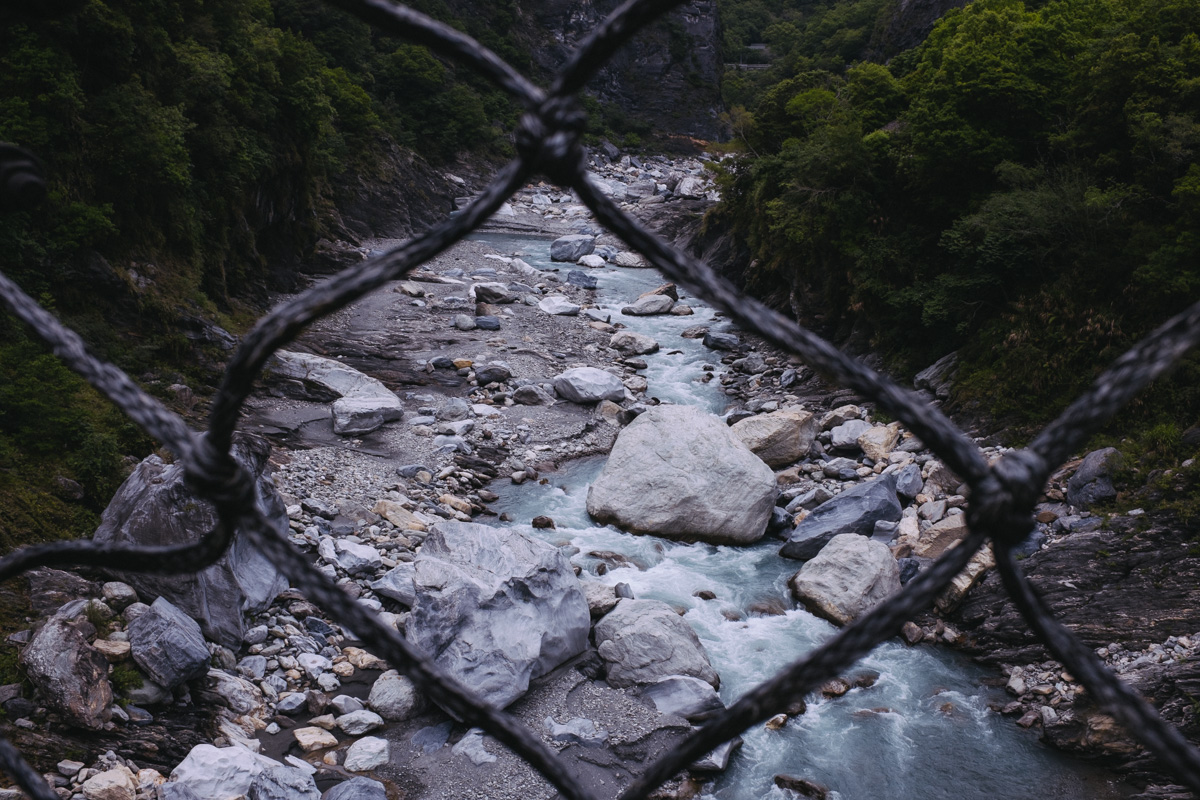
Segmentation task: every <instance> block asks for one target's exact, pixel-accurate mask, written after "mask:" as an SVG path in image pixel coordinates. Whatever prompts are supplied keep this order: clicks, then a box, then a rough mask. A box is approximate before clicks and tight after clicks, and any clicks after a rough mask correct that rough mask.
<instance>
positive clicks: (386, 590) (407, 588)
mask: <svg viewBox="0 0 1200 800" xmlns="http://www.w3.org/2000/svg"><path fill="white" fill-rule="evenodd" d="M415 571H416V567H414V566H413V565H412V563H411V562H407V563H400V564H397V565H396V566H394V567H392V568H391V569H390V570H388V571H387V572H385V573H384V574H383V577H382V578H380V579H379V580H377V581H373V582H372V583H371V584H370V586H371V591H373V592H375V593H376V594H381V595H383V596H384V597H387V598H390V599H392V600H395V601H396V602H397V603H401V604H403V605H406V606H408V607H409V608H412V607H413V606H414V605H416V603H417V590H416V589H414V588H413V574H414V572H415Z"/></svg>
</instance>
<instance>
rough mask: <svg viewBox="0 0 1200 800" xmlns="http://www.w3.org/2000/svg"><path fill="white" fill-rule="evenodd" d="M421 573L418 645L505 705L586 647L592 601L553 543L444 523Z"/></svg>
mask: <svg viewBox="0 0 1200 800" xmlns="http://www.w3.org/2000/svg"><path fill="white" fill-rule="evenodd" d="M415 564H416V577H415V585H416V593H417V604H416V606H415V607H414V608H413V610H412V615H411V616H410V617H409V620H408V625H407V636H408V638H409V640H411V641H412V642H413V643H414V644H416V645H417V646H419V647H421V648H422V649H424V650H425V652H427V653H431V654H433V656H434V658H435V660H436V661H437V662H438V663H439V664H440V665H441V666H442V667H444V668H445V669H447V670H448V671H449V672H450V674H451V675H453V676H454V677H456V678H458V679H459V680H461V681H462V682H463V683H465V684H466V685H467V686H469V687H471V688H472V689H473V690H474V691H475V692H477V693H478V694H479V695H480V696H481V697H483V698H484V699H485V700H487V701H489V702H491V703H494V704H496V705H497V706H500V707H504V706H507V705H508V704H509V703H511V702H512V701H514V700H516V699H517V698H518V697H520V696H521V695H523V694H524V693H525V690H526V689H528V688H529V681H530V680H531V679H533V678H537V677H539V676H541V675H544V674H546V673H547V672H549V671H550V670H551V669H553V668H554V667H556V666H558V665H559V664H561V663H562V662H564V661H566V660H567V659H568V658H571V657H573V656H576V655H578V654H579V653H581V652H583V649H584V648H585V647H586V646H587V638H588V630H589V627H590V623H591V618H590V616H589V614H588V606H587V601H586V600H585V599H584V597H583V592H582V591H580V588H579V581H578V580H577V579H576V578H575V572H574V570H573V569H572V568H571V564H570V562H568V561H567V558H566V556H565V555H564V554H563V553H562V552H561V551H559V550H558V549H556V548H554V547H551V546H550V545H548V544H545V543H543V542H540V541H536V540H533V539H530V538H528V537H526V536H524V535H522V534H520V533H519V532H517V531H515V530H510V529H502V528H491V527H489V526H487V525H476V524H472V523H462V522H445V523H439V524H438V525H436V526H435V527H434V529H433V533H431V534H430V535H429V537H428V538H427V539H426V540H425V544H424V545H423V546H422V547H421V550H420V552H419V554H418V555H417V559H416V561H415Z"/></svg>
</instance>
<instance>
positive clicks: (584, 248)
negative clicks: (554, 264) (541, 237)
mask: <svg viewBox="0 0 1200 800" xmlns="http://www.w3.org/2000/svg"><path fill="white" fill-rule="evenodd" d="M595 250H596V237H594V236H586V235H583V234H572V235H570V236H562V237H560V238H558V239H555V240H554V241H553V242H551V243H550V260H551V261H569V262H571V263H572V264H574V263H575V262H576V261H578V260H579V259H581V258H583V257H584V256H586V255H589V254H590V253H593V252H595Z"/></svg>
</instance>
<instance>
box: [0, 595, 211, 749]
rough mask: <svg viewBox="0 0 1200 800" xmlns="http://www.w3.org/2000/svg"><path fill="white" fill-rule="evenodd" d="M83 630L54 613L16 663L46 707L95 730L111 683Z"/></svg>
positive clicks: (103, 717)
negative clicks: (18, 663)
mask: <svg viewBox="0 0 1200 800" xmlns="http://www.w3.org/2000/svg"><path fill="white" fill-rule="evenodd" d="M83 626H87V627H88V629H89V630H90V627H91V626H90V625H88V624H87V623H86V622H83V621H77V620H76V619H75V618H74V617H72V616H67V615H62V614H56V615H54V616H53V617H51V618H50V619H48V620H47V621H46V622H45V624H43V625H42V626H41V627H40V628H38V629H37V631H36V632H35V633H34V634H33V638H31V639H30V640H29V644H27V645H26V646H25V648H24V649H23V650H22V651H21V655H20V664H21V667H22V668H23V669H24V670H25V675H26V676H27V677H28V678H29V680H30V681H31V682H32V683H33V685H34V686H36V687H37V688H38V691H39V692H40V694H41V696H42V698H43V699H44V700H45V702H46V705H47V706H48V707H50V708H52V709H54V710H55V711H57V712H59V713H60V714H62V715H63V716H64V717H65V718H66V719H67V721H69V722H70V723H71V724H72V725H77V726H79V727H83V728H90V729H92V730H98V729H100V728H102V727H104V723H106V722H108V721H109V719H110V717H111V711H110V708H111V707H112V703H113V693H112V685H111V684H109V682H108V660H107V659H106V658H105V657H104V656H103V655H102V654H101V653H100V651H98V650H97V649H96V648H94V647H92V646H91V645H89V644H88V641H87V637H86V636H85V635H84V631H83V629H82V628H83ZM205 655H207V651H206V652H205Z"/></svg>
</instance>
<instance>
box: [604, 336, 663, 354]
mask: <svg viewBox="0 0 1200 800" xmlns="http://www.w3.org/2000/svg"><path fill="white" fill-rule="evenodd" d="M608 346H609V347H611V348H612V349H614V350H616V351H617V352H619V353H623V354H624V355H627V356H644V355H649V354H650V353H657V352H658V342H657V341H655V339H654V338H653V337H651V336H647V335H646V334H644V333H636V332H634V331H617V332H616V333H614V334H613V335H612V339H610V340H609V342H608Z"/></svg>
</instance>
